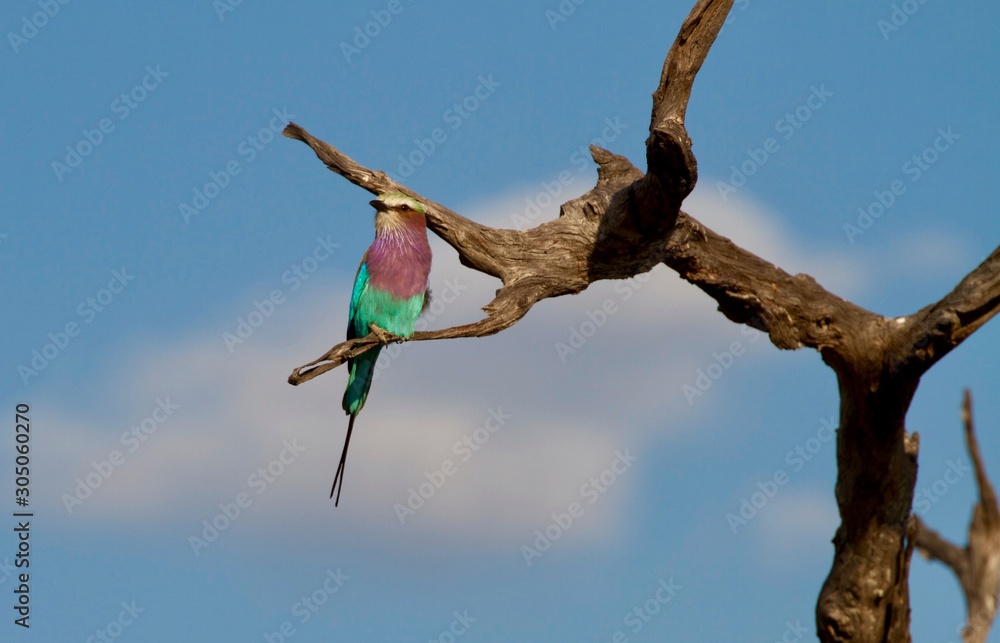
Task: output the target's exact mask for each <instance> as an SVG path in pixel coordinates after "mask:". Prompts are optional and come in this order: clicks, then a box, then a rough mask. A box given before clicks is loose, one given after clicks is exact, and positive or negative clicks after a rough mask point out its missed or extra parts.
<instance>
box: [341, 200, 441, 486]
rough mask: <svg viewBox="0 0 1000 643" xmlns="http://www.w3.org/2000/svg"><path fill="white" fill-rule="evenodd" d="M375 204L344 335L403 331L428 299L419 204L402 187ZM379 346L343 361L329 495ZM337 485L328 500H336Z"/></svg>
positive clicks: (428, 252)
mask: <svg viewBox="0 0 1000 643" xmlns="http://www.w3.org/2000/svg"><path fill="white" fill-rule="evenodd" d="M371 205H372V206H373V207H374V208H375V241H373V242H372V245H371V246H369V248H368V250H367V251H366V252H365V254H364V256H363V257H362V258H361V265H360V266H358V274H357V276H355V277H354V291H353V292H352V293H351V309H350V314H349V320H348V324H347V339H353V338H355V337H364V336H365V335H367V334H368V333H369V332H371V330H370V327H369V324H375V325H377V326H378V327H379V328H382V329H384V330H386V331H388V332H390V333H392V334H393V335H397V336H399V337H409V336H410V335H412V334H413V324H414V323H415V322H416V321H417V318H418V317H419V316H420V313H421V312H422V311H423V309H424V308H425V307H426V306H427V304H428V303H429V302H430V291H429V290H428V289H427V275H428V274H429V273H430V270H431V247H430V245H429V244H428V243H427V219H426V218H425V216H424V215H425V211H424V206H423V205H422V204H421V203H420V202H419V201H416V200H414V199H412V198H410V197H408V196H407V195H405V194H403V193H402V192H387V193H385V194H380V195H379V196H378V198H377V199H375V200H374V201H371ZM381 349H382V347H381V346H376V347H375V348H372V349H371V350H369V351H367V352H365V353H362V354H361V355H358V356H357V357H355V358H353V359H350V360H348V361H347V370H348V378H347V390H346V391H344V411H345V412H346V413H347V414H348V415H350V416H351V419H350V420H349V421H348V423H347V438H346V439H345V440H344V451H343V453H342V454H341V456H340V466H338V467H337V473H336V475H335V476H334V478H333V487H331V488H330V497H331V498H332V497H333V493H334V491H337V482H338V481H339V482H340V491H343V489H344V463H345V462H346V460H347V447H348V446H349V445H350V443H351V431H352V430H353V429H354V420H355V418H357V417H358V413H359V412H360V411H361V409H362V408H363V407H364V405H365V400H366V399H368V389H369V388H371V385H372V377H373V376H374V375H375V361H376V360H377V359H378V355H379V352H380V351H381ZM340 491H337V499H336V501H335V502H334V506H336V505H339V504H340Z"/></svg>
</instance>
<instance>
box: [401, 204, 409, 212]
mask: <svg viewBox="0 0 1000 643" xmlns="http://www.w3.org/2000/svg"><path fill="white" fill-rule="evenodd" d="M399 209H400V210H402V211H403V212H406V211H407V210H409V209H410V206H408V205H406V204H405V203H404V204H403V205H401V206H399Z"/></svg>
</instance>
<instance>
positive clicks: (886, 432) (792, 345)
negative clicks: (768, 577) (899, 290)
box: [284, 0, 1000, 641]
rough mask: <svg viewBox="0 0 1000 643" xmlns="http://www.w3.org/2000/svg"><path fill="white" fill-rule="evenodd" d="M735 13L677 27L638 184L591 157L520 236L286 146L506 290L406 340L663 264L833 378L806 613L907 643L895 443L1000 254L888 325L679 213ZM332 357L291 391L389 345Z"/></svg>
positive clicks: (361, 343) (335, 153)
mask: <svg viewBox="0 0 1000 643" xmlns="http://www.w3.org/2000/svg"><path fill="white" fill-rule="evenodd" d="M732 5H733V0H699V1H698V2H697V4H696V5H695V6H694V8H693V9H692V10H691V12H690V14H689V15H688V17H687V19H686V20H685V21H684V24H683V25H682V26H681V29H680V33H679V34H678V36H677V38H676V40H675V41H674V43H673V46H672V47H671V48H670V50H669V53H668V54H667V57H666V60H665V61H664V65H663V71H662V74H661V77H660V82H659V84H658V86H657V88H656V90H655V91H654V93H653V108H652V114H651V118H650V133H649V137H648V139H647V140H646V172H645V173H643V172H642V171H641V170H639V169H637V168H636V167H634V166H633V165H632V163H631V162H629V161H628V159H626V158H624V157H622V156H618V155H616V154H612V153H611V152H608V151H607V150H603V149H600V148H596V147H591V153H592V155H593V158H594V161H595V162H596V163H597V165H598V181H597V184H596V185H595V186H594V188H593V189H591V190H590V191H589V192H587V193H586V194H584V195H583V196H581V197H579V198H577V199H574V200H572V201H569V202H567V203H565V204H563V205H562V207H561V208H560V213H559V218H557V219H556V220H554V221H550V222H547V223H543V224H541V225H539V226H538V227H536V228H533V229H531V230H526V231H523V232H522V231H515V230H502V229H495V228H490V227H487V226H483V225H480V224H477V223H474V222H472V221H469V220H468V219H466V218H465V217H463V216H461V215H460V214H458V213H456V212H453V211H452V210H449V209H448V208H446V207H445V206H443V205H440V204H438V203H436V202H434V201H432V200H430V199H428V198H427V197H425V196H423V195H420V194H417V193H415V192H413V191H412V190H410V189H409V188H407V187H406V186H403V185H401V184H398V183H396V182H395V181H393V180H392V179H390V178H389V177H388V176H387V175H386V174H385V173H383V172H376V171H372V170H370V169H368V168H366V167H364V166H362V165H360V164H359V163H357V162H355V161H354V160H352V159H350V158H349V157H347V156H346V155H345V154H343V153H342V152H340V151H339V150H337V149H335V148H334V147H332V146H331V145H329V144H327V143H325V142H323V141H321V140H319V139H317V138H315V137H313V136H311V135H310V134H309V133H308V132H306V131H305V130H304V129H303V128H301V127H299V126H298V125H296V124H294V123H292V124H289V125H288V127H287V128H286V129H285V132H284V134H285V136H288V137H290V138H294V139H297V140H300V141H302V142H304V143H306V144H307V145H309V146H310V147H311V148H312V150H313V151H314V152H315V154H316V155H317V157H319V159H320V160H321V161H323V162H324V163H325V164H326V165H327V167H328V168H329V169H331V170H332V171H334V172H336V173H337V174H340V175H341V176H343V177H344V178H346V179H347V180H348V181H351V182H352V183H354V184H356V185H358V186H360V187H362V188H364V189H366V190H368V191H369V192H372V193H373V194H378V193H380V192H385V191H390V190H398V191H401V192H405V193H407V194H409V195H411V196H413V197H414V198H416V199H418V200H420V201H421V202H422V203H424V204H425V206H426V209H427V219H428V226H429V227H430V229H431V230H432V231H433V232H434V233H436V234H437V235H438V236H440V237H441V238H442V239H444V241H446V242H447V243H448V244H450V245H451V246H452V247H454V248H455V250H457V251H458V254H459V257H460V258H461V261H462V263H463V264H464V265H466V266H468V267H470V268H472V269H474V270H478V271H480V272H483V273H485V274H488V275H492V276H494V277H497V278H498V279H500V281H501V282H502V286H501V288H500V289H499V290H498V291H497V295H496V298H495V299H494V300H493V301H492V302H491V303H490V304H488V305H487V306H486V307H485V308H484V310H485V312H486V313H487V316H486V317H485V318H484V319H483V320H481V321H479V322H476V323H473V324H468V325H465V326H459V327H455V328H449V329H445V330H441V331H433V332H422V333H416V334H415V335H414V336H413V337H412V338H411V341H421V340H430V339H450V338H457V337H480V336H484V335H489V334H493V333H497V332H500V331H502V330H504V329H505V328H508V327H510V326H511V325H513V324H515V323H517V321H518V320H520V319H521V317H523V316H524V314H525V313H526V312H527V311H528V310H529V309H530V308H531V307H532V306H533V305H534V304H535V303H537V302H538V301H541V300H542V299H546V298H549V297H558V296H560V295H567V294H574V293H577V292H580V291H582V290H583V289H585V288H586V287H587V286H588V285H589V284H590V283H592V282H594V281H597V280H600V279H623V278H628V277H632V276H634V275H636V274H640V273H643V272H646V271H648V270H650V269H651V268H652V267H654V266H655V265H657V264H659V263H664V264H666V265H668V266H670V267H671V268H672V269H673V270H675V271H676V272H677V273H678V274H679V275H680V276H681V277H683V278H684V279H685V280H687V281H688V282H690V283H692V284H694V285H695V286H697V287H698V288H700V289H702V290H703V291H704V292H706V293H707V294H708V295H709V296H711V297H713V298H714V299H715V300H716V302H717V303H718V307H719V311H720V312H721V313H722V314H724V315H725V316H726V317H727V318H729V319H730V320H732V321H734V322H737V323H742V324H748V325H750V326H753V327H754V328H757V329H759V330H762V331H764V332H766V333H767V334H768V336H769V337H770V339H771V341H772V342H773V343H774V345H775V346H777V347H778V348H782V349H798V348H802V347H809V348H813V349H815V350H817V351H819V352H820V354H821V355H822V357H823V360H824V362H825V363H826V364H827V365H828V366H829V367H830V368H832V369H833V370H834V371H835V372H836V374H837V380H838V385H839V391H840V397H841V409H840V428H839V430H838V435H837V465H838V479H837V487H836V496H837V503H838V506H839V509H840V515H841V520H842V523H841V526H840V528H839V529H838V530H837V534H836V536H835V538H834V545H835V556H834V560H833V565H832V568H831V571H830V575H829V577H828V578H827V579H826V582H825V583H824V585H823V588H822V591H821V593H820V596H819V600H818V604H817V608H816V626H817V633H818V635H819V638H820V639H821V640H823V641H909V640H910V638H909V609H910V608H909V594H908V574H909V564H910V558H911V555H912V551H913V546H914V530H915V529H916V527H915V524H916V523H914V522H913V521H912V520H911V519H910V506H911V504H912V500H913V487H914V483H915V480H916V470H917V465H916V458H917V449H918V436H916V435H914V436H908V435H907V433H906V430H905V418H906V412H907V410H908V408H909V405H910V401H911V400H912V398H913V395H914V393H915V391H916V389H917V386H918V384H919V381H920V377H921V375H922V374H923V373H924V372H925V371H926V370H927V369H928V368H930V367H931V366H933V364H934V363H936V362H937V360H939V359H941V357H943V356H944V355H945V354H947V353H948V352H949V351H950V350H951V349H953V348H954V347H956V346H957V345H958V344H960V343H961V342H962V341H963V340H964V339H965V338H966V337H968V336H969V335H971V334H972V333H973V332H975V330H977V329H978V328H979V327H980V326H982V325H983V324H984V323H986V322H987V321H988V320H989V319H990V318H992V317H993V316H994V315H995V314H997V311H998V310H1000V248H998V249H997V250H996V251H994V252H993V253H992V254H991V255H990V256H989V257H988V258H987V259H986V260H985V261H984V262H983V263H982V264H981V265H980V266H979V267H978V268H976V269H975V270H974V271H972V272H971V273H970V274H969V275H968V276H967V277H965V279H963V280H962V282H961V283H959V284H958V286H956V288H955V289H954V290H953V291H952V292H951V293H950V294H949V295H947V296H946V297H944V298H943V299H942V300H940V301H938V302H936V303H933V304H931V305H929V306H927V307H925V308H924V309H922V310H920V311H917V312H916V313H914V314H913V315H910V316H908V317H905V318H897V319H887V318H885V317H882V316H881V315H878V314H876V313H873V312H870V311H868V310H865V309H863V308H861V307H859V306H856V305H855V304H852V303H851V302H848V301H846V300H844V299H842V298H840V297H838V296H836V295H834V294H832V293H830V292H829V291H827V290H826V289H824V288H823V287H822V286H821V285H819V284H818V283H817V282H816V281H815V280H814V279H813V278H812V277H810V276H808V275H803V274H798V275H790V274H788V273H787V272H785V271H783V270H781V269H780V268H778V267H777V266H774V265H773V264H771V263H769V262H767V261H766V260H764V259H762V258H760V257H757V256H756V255H754V254H752V253H750V252H748V251H746V250H744V249H743V248H740V247H739V246H738V245H736V244H734V243H733V242H732V241H730V240H729V239H727V238H725V237H723V236H721V235H719V234H716V233H715V232H713V231H712V230H709V229H708V228H706V227H705V226H704V225H702V224H701V223H699V222H698V221H697V220H696V219H695V218H694V217H693V216H691V215H690V214H688V213H686V212H684V211H682V210H681V204H682V202H683V201H684V198H685V197H686V196H687V195H688V194H689V193H690V192H691V190H692V189H693V187H694V184H695V182H696V181H697V177H698V169H697V163H696V160H695V157H694V154H693V152H692V151H691V139H690V138H689V136H688V134H687V130H686V129H685V125H684V122H685V117H686V110H687V104H688V99H689V98H690V94H691V90H692V86H693V83H694V79H695V76H696V75H697V73H698V71H699V70H700V69H701V66H702V64H703V63H704V61H705V58H706V56H707V55H708V52H709V49H710V48H711V46H712V44H713V42H714V41H715V38H716V36H717V35H718V33H719V30H720V29H721V27H722V24H723V22H724V21H725V19H726V16H727V15H728V13H729V11H730V9H731V8H732ZM376 331H378V332H373V333H372V334H370V335H368V336H367V337H364V338H358V339H354V340H350V341H348V342H344V343H341V344H338V345H337V346H334V347H333V348H331V349H330V350H329V351H327V353H326V354H324V355H323V356H322V357H320V358H319V359H318V360H315V361H314V362H311V363H310V364H307V365H304V366H302V367H299V368H297V369H295V371H294V372H293V373H292V375H291V376H290V377H289V382H290V383H292V384H299V383H301V382H304V381H307V380H309V379H312V378H313V377H315V376H317V375H320V374H322V373H324V372H326V371H328V370H330V369H332V368H335V367H336V366H338V365H340V364H342V363H343V362H344V361H346V359H347V358H349V357H352V356H354V355H357V354H360V353H362V352H364V351H365V350H369V349H370V348H371V347H372V346H374V345H376V344H379V343H385V342H387V341H399V338H396V337H392V336H391V335H388V334H387V333H385V332H384V331H379V330H378V329H376Z"/></svg>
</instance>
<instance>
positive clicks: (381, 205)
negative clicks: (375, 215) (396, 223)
mask: <svg viewBox="0 0 1000 643" xmlns="http://www.w3.org/2000/svg"><path fill="white" fill-rule="evenodd" d="M368 205H370V206H372V207H373V208H375V209H376V210H378V211H379V212H387V211H388V210H389V207H388V206H387V205H386V204H385V202H384V201H379V200H378V199H372V200H371V201H369V202H368Z"/></svg>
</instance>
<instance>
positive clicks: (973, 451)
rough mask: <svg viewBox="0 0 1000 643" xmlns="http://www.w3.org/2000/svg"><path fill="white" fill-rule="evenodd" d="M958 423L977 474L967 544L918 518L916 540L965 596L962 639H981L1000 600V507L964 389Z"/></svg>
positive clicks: (977, 641) (976, 642) (978, 641)
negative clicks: (953, 578) (952, 575)
mask: <svg viewBox="0 0 1000 643" xmlns="http://www.w3.org/2000/svg"><path fill="white" fill-rule="evenodd" d="M962 423H963V424H964V426H965V446H966V448H967V449H968V450H969V457H970V458H971V459H972V468H973V471H975V473H976V487H977V488H978V489H979V501H978V502H977V503H976V506H975V507H974V508H973V510H972V521H971V522H970V523H969V544H968V545H966V546H965V547H959V546H958V545H955V544H954V543H951V542H949V541H947V540H945V539H944V538H942V537H941V535H940V534H938V533H937V532H936V531H934V530H933V529H931V528H930V527H928V526H927V525H926V524H924V522H923V521H922V520H921V519H920V518H919V517H916V518H914V523H915V525H916V543H917V551H919V552H920V553H921V554H922V555H923V556H924V557H925V558H927V559H928V560H938V561H940V562H942V563H944V564H945V565H947V566H948V567H949V568H950V569H951V570H952V571H953V572H955V576H956V577H957V578H958V582H959V584H960V585H961V586H962V593H963V594H964V595H965V607H966V625H965V629H964V630H963V631H962V640H963V641H965V643H985V641H986V637H987V635H988V634H989V631H990V627H991V626H992V625H993V619H995V618H996V615H997V601H998V600H1000V507H998V506H997V494H996V491H994V490H993V485H992V484H990V479H989V477H988V476H987V475H986V467H985V466H984V465H983V458H982V455H981V454H980V452H979V443H978V442H977V441H976V432H975V428H974V426H973V422H972V397H971V396H970V395H969V391H968V390H966V391H965V399H964V400H963V402H962Z"/></svg>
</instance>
